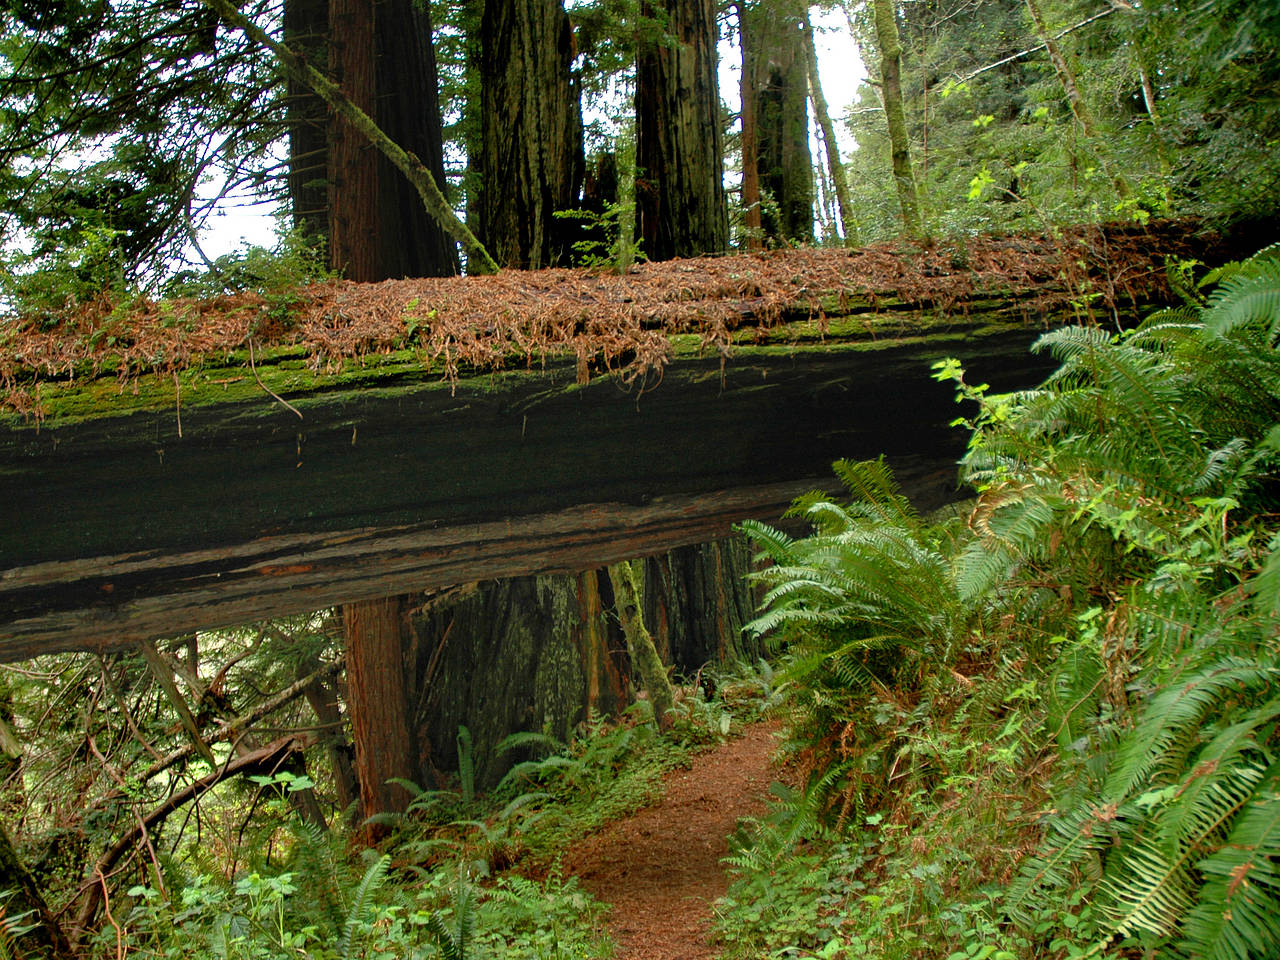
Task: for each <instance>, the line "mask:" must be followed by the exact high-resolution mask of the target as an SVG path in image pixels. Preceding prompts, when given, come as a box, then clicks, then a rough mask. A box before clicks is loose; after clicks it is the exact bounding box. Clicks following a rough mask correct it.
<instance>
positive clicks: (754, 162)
mask: <svg viewBox="0 0 1280 960" xmlns="http://www.w3.org/2000/svg"><path fill="white" fill-rule="evenodd" d="M746 8H747V4H746V0H738V2H737V3H735V4H734V9H735V10H736V11H737V14H738V49H739V50H741V51H742V69H741V71H740V73H739V79H738V98H739V100H740V102H741V103H742V219H743V224H742V225H743V228H744V230H745V233H746V242H745V243H744V244H743V246H744V247H745V248H746V249H747V250H761V249H763V248H764V223H763V221H762V220H761V216H760V159H759V158H760V150H759V146H758V143H757V141H758V137H757V135H756V131H757V128H758V126H759V123H758V120H757V118H756V112H755V97H753V96H752V95H751V84H750V81H749V80H748V79H747V56H748V54H747V51H748V50H749V49H750V48H751V44H752V43H754V42H755V41H754V39H753V38H752V35H751V26H750V24H749V23H748V20H747V12H746Z"/></svg>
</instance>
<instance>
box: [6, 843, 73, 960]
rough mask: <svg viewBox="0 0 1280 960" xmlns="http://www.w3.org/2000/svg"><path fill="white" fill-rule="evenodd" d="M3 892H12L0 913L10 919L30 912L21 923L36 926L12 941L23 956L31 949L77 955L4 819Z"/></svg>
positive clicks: (59, 955)
mask: <svg viewBox="0 0 1280 960" xmlns="http://www.w3.org/2000/svg"><path fill="white" fill-rule="evenodd" d="M0 892H3V893H6V894H8V896H7V897H6V898H5V900H4V901H3V904H2V905H0V916H3V917H4V918H6V919H9V918H12V917H17V916H19V915H21V914H30V915H29V916H27V917H25V918H23V919H22V920H20V921H19V925H20V926H30V927H31V928H32V929H31V930H29V931H28V932H27V933H25V934H23V935H22V936H20V937H16V938H13V939H12V940H11V941H10V942H11V943H13V945H14V946H16V947H17V948H18V953H17V955H18V956H19V957H23V956H27V955H28V953H29V952H30V953H32V954H34V955H38V956H46V955H47V956H53V957H56V958H59V960H62V958H66V960H71V958H73V957H75V953H74V951H73V950H72V948H71V943H70V941H69V940H68V939H67V936H66V934H65V933H63V931H62V927H61V926H60V925H59V924H58V921H57V919H56V918H55V917H54V915H53V912H52V911H51V910H50V909H49V905H48V904H47V903H45V901H44V897H43V896H41V894H40V888H39V887H37V886H36V883H35V881H34V880H32V879H31V874H29V873H28V872H27V869H26V867H25V866H23V864H22V861H21V860H19V859H18V854H17V852H16V851H15V850H14V849H13V844H12V843H11V842H10V841H9V834H8V833H7V832H6V831H5V829H4V824H3V823H0Z"/></svg>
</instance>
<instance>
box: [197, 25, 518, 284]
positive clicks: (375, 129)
mask: <svg viewBox="0 0 1280 960" xmlns="http://www.w3.org/2000/svg"><path fill="white" fill-rule="evenodd" d="M202 2H203V3H204V5H205V6H206V7H208V8H209V9H211V10H214V11H216V12H217V14H218V16H220V17H222V18H223V19H224V20H226V21H227V22H228V23H232V24H235V25H236V26H237V27H239V28H240V29H241V30H242V31H244V33H245V35H246V36H247V37H249V39H251V40H253V41H254V42H255V43H260V44H262V45H263V46H264V47H266V48H267V49H268V50H270V51H271V52H272V53H273V54H274V55H275V57H276V59H277V60H279V61H280V64H281V65H282V66H283V67H284V68H285V70H287V71H288V72H289V73H290V74H291V75H292V76H293V77H294V79H295V80H297V81H298V82H299V83H302V84H305V85H306V86H308V87H310V88H311V89H312V90H314V91H315V92H316V94H317V95H318V96H319V97H320V98H321V99H322V100H324V102H325V103H327V104H328V105H329V108H330V109H331V110H333V112H334V113H336V114H338V115H339V116H340V117H342V118H343V119H344V120H346V121H347V123H349V124H351V126H352V127H353V128H354V129H355V130H356V131H357V132H358V133H360V135H361V136H363V137H365V138H366V139H367V140H368V141H369V142H370V143H371V144H373V146H375V147H377V148H378V150H379V151H381V152H382V154H383V155H384V156H385V157H386V158H387V159H388V160H390V161H391V162H392V163H393V164H395V166H396V169H397V170H399V171H400V172H401V173H403V174H404V175H405V176H406V177H408V178H409V182H410V183H412V184H413V186H414V188H415V189H416V190H417V191H418V196H419V197H421V198H422V204H423V206H425V207H426V209H427V213H429V214H431V216H432V217H434V218H435V219H436V220H437V221H439V223H440V225H441V226H443V227H444V229H445V231H446V232H447V233H448V234H449V235H450V236H451V237H453V238H454V239H455V240H457V241H458V242H459V243H460V244H462V248H463V249H464V250H466V251H467V258H468V259H467V266H468V269H469V271H470V272H471V273H497V272H498V265H497V264H496V263H494V261H493V258H492V257H491V256H489V251H487V250H486V249H485V248H484V245H483V244H482V243H481V242H480V241H479V240H478V239H477V238H476V235H475V234H474V233H472V232H471V231H470V230H469V229H467V225H466V224H465V223H463V222H462V221H461V220H459V219H458V217H457V215H456V214H455V213H454V212H453V209H452V208H451V207H450V206H449V202H448V201H447V200H446V199H445V197H444V194H443V193H441V191H440V186H439V184H437V183H436V181H435V177H433V176H432V175H431V171H430V170H428V169H427V168H426V166H425V165H424V164H423V163H422V161H421V160H419V159H418V158H417V157H416V156H415V155H414V154H412V153H410V152H409V151H408V150H405V149H404V148H402V147H401V146H400V145H399V144H397V143H396V142H395V141H393V140H392V139H391V138H390V137H388V136H387V135H386V134H385V133H384V132H383V131H382V128H381V127H379V126H378V125H377V124H376V123H374V121H373V118H372V117H370V116H369V115H368V114H367V113H365V112H364V111H363V110H361V109H360V108H359V107H357V106H356V105H355V104H354V103H352V102H351V100H350V98H348V97H347V95H346V94H345V93H343V92H342V90H341V89H340V88H339V87H338V85H337V84H335V83H334V82H333V81H331V80H330V79H329V78H328V77H326V76H325V75H324V74H322V73H321V72H320V71H319V70H317V69H316V68H315V67H313V66H311V65H310V64H309V63H307V61H306V60H305V59H304V58H303V57H301V56H300V55H298V54H297V53H295V52H294V51H293V50H291V49H290V48H289V47H287V46H285V45H284V44H283V43H280V42H278V41H276V40H272V39H271V37H270V35H269V34H268V33H267V32H266V31H265V30H263V29H262V28H261V27H259V26H258V25H257V24H255V23H254V22H253V21H252V20H250V19H249V18H248V17H246V16H245V15H244V14H243V13H241V12H240V11H239V10H237V9H236V8H235V6H234V5H232V4H231V3H230V2H229V0H202Z"/></svg>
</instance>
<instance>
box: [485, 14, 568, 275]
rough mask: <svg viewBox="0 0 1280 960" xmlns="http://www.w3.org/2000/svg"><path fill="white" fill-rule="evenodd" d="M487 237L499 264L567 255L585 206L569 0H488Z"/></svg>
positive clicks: (539, 263)
mask: <svg viewBox="0 0 1280 960" xmlns="http://www.w3.org/2000/svg"><path fill="white" fill-rule="evenodd" d="M480 46H481V49H480V97H481V119H480V124H481V148H480V153H479V154H478V155H477V156H474V157H472V158H471V162H472V163H473V164H475V165H476V166H477V167H478V168H479V172H480V176H479V188H480V198H479V199H480V204H479V213H480V221H479V230H478V231H477V232H478V234H479V237H480V241H481V243H483V244H484V245H485V247H486V248H487V249H488V250H489V252H490V254H492V256H493V257H494V259H495V260H497V262H498V263H499V264H500V265H501V266H512V267H522V268H534V269H536V268H538V267H546V266H552V265H555V264H564V263H567V262H568V260H569V256H570V253H571V243H572V240H573V236H574V233H575V230H576V223H577V222H576V221H574V220H566V219H557V218H556V217H554V216H553V214H554V212H555V211H557V210H569V209H573V208H576V207H577V206H578V195H579V191H580V190H581V187H582V176H583V166H584V163H583V151H582V117H581V106H580V104H579V97H578V90H577V85H576V84H575V83H574V81H573V78H572V76H571V73H570V66H571V64H572V62H573V56H574V52H573V36H572V31H571V29H570V25H569V18H568V16H566V14H565V12H564V5H563V3H562V2H561V0H486V2H485V4H484V15H483V17H482V18H481V21H480Z"/></svg>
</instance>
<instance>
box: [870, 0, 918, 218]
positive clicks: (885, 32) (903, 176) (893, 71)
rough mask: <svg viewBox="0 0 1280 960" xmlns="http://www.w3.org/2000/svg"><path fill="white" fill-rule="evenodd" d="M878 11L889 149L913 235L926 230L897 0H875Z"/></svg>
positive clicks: (877, 18) (877, 25) (878, 45)
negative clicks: (906, 93) (906, 94)
mask: <svg viewBox="0 0 1280 960" xmlns="http://www.w3.org/2000/svg"><path fill="white" fill-rule="evenodd" d="M872 5H873V8H874V14H875V30H876V46H877V47H878V48H879V52H880V95H881V98H882V100H883V102H884V115H885V118H886V119H887V120H888V123H889V151H890V157H891V160H892V163H893V182H894V184H895V185H896V186H897V189H898V205H899V207H900V208H901V210H902V229H903V232H904V233H905V234H906V235H907V236H909V237H918V236H920V235H921V234H922V233H923V231H924V226H923V222H922V221H921V218H920V196H919V191H918V189H917V188H916V176H915V172H914V171H913V170H912V168H911V144H910V141H909V140H908V138H907V115H906V111H905V110H904V109H903V106H902V44H901V43H900V42H899V40H898V19H897V11H896V10H895V7H894V0H872Z"/></svg>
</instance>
